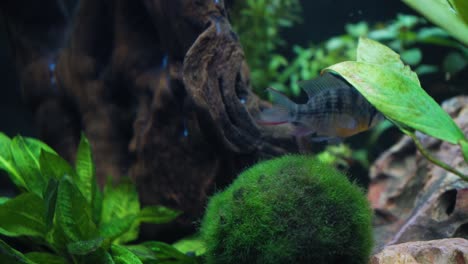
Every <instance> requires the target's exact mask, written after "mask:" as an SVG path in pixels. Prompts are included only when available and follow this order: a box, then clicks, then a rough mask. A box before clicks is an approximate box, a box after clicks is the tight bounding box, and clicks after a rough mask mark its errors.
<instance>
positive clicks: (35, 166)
mask: <svg viewBox="0 0 468 264" xmlns="http://www.w3.org/2000/svg"><path fill="white" fill-rule="evenodd" d="M10 149H11V153H12V155H13V159H14V161H15V164H16V168H17V170H18V172H19V173H20V175H21V177H22V178H23V180H24V182H25V183H26V188H27V189H28V190H29V191H30V192H33V193H35V194H37V195H39V196H42V192H43V190H44V189H45V185H46V180H45V179H44V178H43V177H42V175H41V170H40V165H39V155H40V152H41V146H40V145H38V144H34V141H30V140H26V139H25V138H23V137H21V136H16V137H15V138H14V139H13V141H12V142H11V144H10Z"/></svg>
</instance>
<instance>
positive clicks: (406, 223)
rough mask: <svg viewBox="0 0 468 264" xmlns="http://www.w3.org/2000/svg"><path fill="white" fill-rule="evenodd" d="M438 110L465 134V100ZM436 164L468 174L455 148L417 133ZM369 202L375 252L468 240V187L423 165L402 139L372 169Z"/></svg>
mask: <svg viewBox="0 0 468 264" xmlns="http://www.w3.org/2000/svg"><path fill="white" fill-rule="evenodd" d="M443 108H444V109H445V110H446V111H447V112H448V113H449V114H450V115H451V116H452V117H453V118H454V120H455V122H456V123H457V124H458V125H459V126H460V127H461V128H462V130H463V131H464V133H465V135H467V134H468V97H466V96H460V97H456V98H454V99H451V100H449V101H446V102H445V103H444V104H443ZM418 138H419V139H420V140H421V142H422V144H423V145H424V146H425V148H426V149H428V150H430V151H431V153H432V154H433V155H434V156H436V157H437V158H438V159H440V160H442V161H444V162H445V163H447V164H449V165H450V166H452V167H454V168H456V169H458V170H459V171H462V172H463V173H465V174H468V164H467V163H466V162H465V161H464V160H463V157H462V154H461V150H460V147H459V146H458V145H452V144H449V143H446V142H441V141H440V140H437V139H434V138H431V137H428V136H426V135H423V134H418ZM368 198H369V200H370V202H371V204H372V207H373V208H374V210H375V222H374V225H375V229H374V230H375V238H376V250H379V249H380V248H382V247H383V246H385V245H391V244H398V243H403V242H408V241H419V240H433V239H442V238H450V237H463V238H468V182H465V181H463V180H462V179H460V178H459V177H458V176H456V175H454V174H452V173H450V172H447V171H445V170H444V169H442V168H440V167H438V166H435V165H434V164H432V163H430V162H429V161H427V160H426V159H425V158H424V157H423V156H421V155H420V154H419V152H417V150H416V147H415V145H414V144H413V142H412V140H411V139H410V138H409V137H406V136H405V137H403V138H402V139H401V140H400V141H399V142H398V143H397V144H396V145H395V146H393V147H392V148H391V149H390V150H388V151H387V152H385V153H384V154H383V155H382V156H381V157H380V158H379V159H378V160H377V161H376V162H375V163H374V165H373V167H372V168H371V184H370V187H369V194H368Z"/></svg>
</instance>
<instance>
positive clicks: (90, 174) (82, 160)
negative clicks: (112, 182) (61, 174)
mask: <svg viewBox="0 0 468 264" xmlns="http://www.w3.org/2000/svg"><path fill="white" fill-rule="evenodd" d="M75 164H76V165H75V166H76V173H77V174H78V179H77V182H76V184H77V185H78V188H79V189H80V191H81V193H82V194H83V196H84V197H85V198H86V201H88V203H90V204H91V201H92V199H93V196H94V195H93V192H94V186H93V185H96V178H95V168H94V163H93V157H92V154H91V146H90V145H89V141H88V139H87V138H86V137H85V135H84V134H81V140H80V145H79V146H78V152H77V153H76V162H75Z"/></svg>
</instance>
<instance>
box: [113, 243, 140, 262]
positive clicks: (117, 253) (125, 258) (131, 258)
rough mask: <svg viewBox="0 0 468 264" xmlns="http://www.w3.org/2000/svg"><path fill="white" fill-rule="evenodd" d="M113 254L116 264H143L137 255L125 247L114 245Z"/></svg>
mask: <svg viewBox="0 0 468 264" xmlns="http://www.w3.org/2000/svg"><path fill="white" fill-rule="evenodd" d="M111 252H112V258H113V259H114V262H115V263H116V264H143V262H141V260H140V259H139V258H138V257H137V256H136V255H135V254H133V253H132V252H131V251H130V250H128V249H126V248H125V247H123V246H119V245H112V247H111Z"/></svg>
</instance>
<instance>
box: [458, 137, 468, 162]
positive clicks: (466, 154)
mask: <svg viewBox="0 0 468 264" xmlns="http://www.w3.org/2000/svg"><path fill="white" fill-rule="evenodd" d="M458 144H459V145H460V147H461V150H462V153H463V158H464V159H465V161H466V162H467V163H468V141H467V140H463V139H462V140H460V141H459V142H458Z"/></svg>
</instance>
